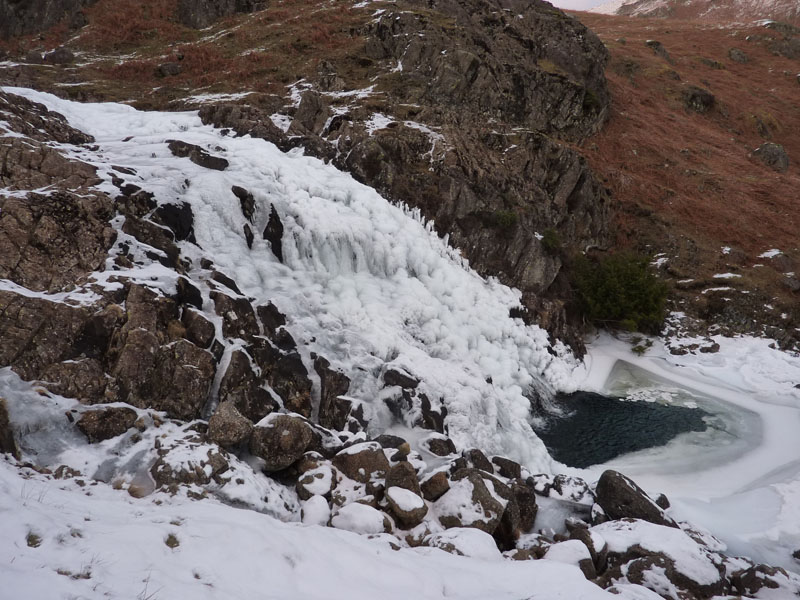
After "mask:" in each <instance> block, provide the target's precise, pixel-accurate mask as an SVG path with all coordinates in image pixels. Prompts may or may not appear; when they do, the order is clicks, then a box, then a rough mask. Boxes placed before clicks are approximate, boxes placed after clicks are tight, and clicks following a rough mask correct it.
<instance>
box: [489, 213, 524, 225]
mask: <svg viewBox="0 0 800 600" xmlns="http://www.w3.org/2000/svg"><path fill="white" fill-rule="evenodd" d="M490 222H491V224H492V225H493V226H495V227H499V228H500V229H511V228H512V227H515V226H516V224H517V222H519V216H518V215H517V213H515V212H514V211H513V210H496V211H495V212H493V213H492V215H491V217H490Z"/></svg>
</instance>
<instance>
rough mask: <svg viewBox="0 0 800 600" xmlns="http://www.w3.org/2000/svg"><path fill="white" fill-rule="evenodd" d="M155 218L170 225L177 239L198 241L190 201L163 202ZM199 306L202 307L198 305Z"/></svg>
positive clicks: (155, 213) (157, 209) (154, 215)
mask: <svg viewBox="0 0 800 600" xmlns="http://www.w3.org/2000/svg"><path fill="white" fill-rule="evenodd" d="M153 219H154V220H155V221H157V222H158V223H161V224H162V225H164V226H166V227H168V228H169V229H170V230H171V231H172V233H173V234H174V235H175V239H176V240H178V241H179V242H180V241H183V240H187V241H190V242H192V243H193V244H194V243H196V242H195V239H194V215H193V214H192V207H191V205H190V204H189V203H188V202H174V203H172V202H171V203H169V204H161V205H160V206H159V207H158V208H156V210H155V212H154V213H153ZM198 308H200V307H199V306H198Z"/></svg>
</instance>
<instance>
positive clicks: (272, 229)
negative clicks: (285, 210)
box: [263, 204, 283, 262]
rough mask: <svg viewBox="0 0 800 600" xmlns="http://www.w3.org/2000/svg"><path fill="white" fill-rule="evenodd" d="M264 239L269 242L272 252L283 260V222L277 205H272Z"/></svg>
mask: <svg viewBox="0 0 800 600" xmlns="http://www.w3.org/2000/svg"><path fill="white" fill-rule="evenodd" d="M263 237H264V239H265V240H267V241H268V242H269V245H270V248H272V253H273V254H274V255H275V258H277V259H278V260H279V261H280V262H283V223H281V218H280V216H278V211H277V210H275V205H274V204H272V205H270V211H269V221H268V222H267V226H266V228H265V229H264V236H263Z"/></svg>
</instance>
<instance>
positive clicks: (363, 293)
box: [7, 88, 574, 472]
mask: <svg viewBox="0 0 800 600" xmlns="http://www.w3.org/2000/svg"><path fill="white" fill-rule="evenodd" d="M7 89H8V91H12V92H14V93H17V94H20V95H23V96H26V97H28V98H30V99H32V100H35V101H36V102H41V103H43V104H45V105H46V106H47V107H48V108H50V109H51V110H55V111H57V112H59V113H61V114H63V115H65V116H66V117H67V119H68V120H69V121H70V123H71V124H72V125H73V126H75V127H77V128H79V129H81V130H84V131H86V132H87V133H90V134H91V135H93V136H94V137H95V138H96V140H97V149H96V150H91V149H88V148H85V147H81V148H80V149H75V148H72V149H70V148H68V150H69V151H71V152H77V153H78V157H79V158H80V159H81V160H83V161H85V162H89V163H92V164H94V165H96V166H97V167H98V169H99V173H100V175H101V176H103V177H104V178H106V180H107V181H106V183H105V184H103V189H105V190H106V191H108V192H109V193H111V194H115V193H116V188H114V187H113V185H112V184H111V183H110V178H111V173H112V169H111V166H112V165H118V164H124V165H125V166H126V167H128V168H133V169H135V171H136V173H137V175H136V176H135V177H129V179H128V181H130V182H131V183H134V184H136V185H138V186H140V187H142V188H143V189H145V190H147V191H150V192H153V193H154V194H155V197H156V199H157V200H159V201H175V200H183V201H186V202H188V203H190V205H191V207H192V211H193V213H194V216H195V235H196V238H197V243H198V244H199V246H200V248H202V252H201V251H200V250H199V249H198V248H197V247H194V246H192V245H191V244H188V243H184V244H183V247H182V251H183V252H184V253H185V255H186V256H189V257H193V258H195V259H196V260H195V263H199V259H200V257H201V256H202V255H203V254H202V253H205V255H206V256H210V257H213V260H214V261H215V262H216V263H217V264H218V265H219V266H220V267H222V268H223V269H224V270H225V271H226V272H228V273H229V274H230V275H231V276H233V277H234V279H235V280H236V281H237V282H238V284H239V285H240V287H241V288H242V290H243V291H244V292H245V293H246V294H248V295H250V296H252V297H254V298H256V300H260V301H262V302H269V301H272V302H274V303H276V304H277V306H278V308H279V309H281V311H282V312H284V313H286V314H287V315H288V317H289V319H290V323H289V329H290V331H291V333H292V334H293V335H294V337H295V339H297V341H298V342H299V343H300V346H301V348H304V351H305V353H306V358H308V356H309V355H310V353H311V352H317V353H319V354H321V355H323V356H330V357H332V358H336V359H337V362H336V366H338V367H340V368H342V369H343V370H344V371H345V372H346V373H347V374H348V376H349V377H350V378H351V380H352V384H351V387H350V395H351V396H353V397H354V398H355V399H356V400H358V401H360V402H363V403H365V409H366V416H367V417H368V418H369V420H370V422H371V423H372V426H373V429H376V430H380V429H382V428H385V427H388V426H389V425H390V422H391V420H392V418H391V415H390V413H389V411H388V409H387V408H386V407H385V405H384V403H383V402H381V401H380V400H381V396H380V394H381V390H380V388H381V387H382V386H381V384H380V381H379V378H380V375H381V373H382V371H383V370H385V368H386V365H391V366H393V367H398V368H401V369H403V370H405V371H407V372H409V373H411V374H412V375H413V376H415V377H417V378H419V379H421V380H422V384H421V390H422V391H423V392H424V393H426V394H427V395H428V397H430V398H431V399H432V401H434V402H436V401H439V400H440V401H441V402H443V404H444V405H445V406H446V408H447V411H448V416H447V419H446V423H447V427H448V430H449V435H450V436H451V437H452V438H453V440H454V441H455V442H456V444H457V445H459V446H460V447H464V448H469V447H480V448H483V449H484V450H485V451H487V452H491V453H497V454H503V455H506V456H510V457H512V458H515V459H517V460H519V461H520V462H522V463H523V464H525V465H527V466H528V467H529V468H531V469H533V470H535V471H542V472H549V471H550V470H551V468H550V458H549V455H548V454H547V452H546V450H545V448H544V446H543V444H542V443H541V441H540V440H539V439H538V438H537V437H536V436H535V434H533V431H532V430H531V427H530V425H529V422H528V420H529V414H530V410H531V403H532V400H533V401H534V402H536V401H537V399H541V401H544V402H546V401H547V399H548V398H549V396H550V395H551V394H552V391H553V390H555V389H559V390H570V389H573V388H574V384H573V383H572V380H571V377H570V374H571V372H572V369H573V368H574V361H573V360H572V358H571V355H570V354H569V353H568V352H567V351H566V349H565V348H564V347H563V346H561V345H560V344H556V345H554V346H551V344H550V342H549V340H548V336H547V333H546V332H544V331H543V330H541V329H539V328H538V327H535V326H526V325H525V324H524V323H523V322H522V321H521V320H520V319H513V318H511V317H510V316H509V311H510V310H511V309H512V308H514V307H517V306H519V303H520V293H519V292H518V291H516V290H513V289H510V288H508V287H506V286H504V285H502V284H500V283H499V282H497V281H496V280H494V279H489V280H485V279H483V278H481V277H480V276H478V275H477V274H476V273H475V272H474V271H472V270H471V269H470V268H469V266H468V265H467V263H466V262H465V261H464V260H463V259H462V258H461V257H460V256H459V254H458V253H457V252H456V251H454V250H453V249H452V248H450V247H449V246H448V245H447V241H446V240H442V239H440V238H439V237H438V236H437V235H436V234H435V232H434V231H433V228H432V226H431V224H430V223H428V224H426V223H424V222H423V221H422V220H421V219H420V217H419V214H418V213H417V212H415V211H409V210H407V209H406V208H404V207H402V206H393V205H392V204H390V203H389V202H387V201H386V200H385V199H383V198H382V197H381V196H380V195H378V194H377V193H376V192H375V191H374V190H373V189H371V188H368V187H366V186H364V185H361V184H359V183H357V182H356V181H355V180H353V179H352V177H350V176H349V175H347V174H344V173H342V172H340V171H338V170H336V169H335V168H333V167H331V166H326V165H324V164H323V163H322V162H321V161H319V160H317V159H312V158H308V157H304V156H303V155H302V152H300V151H295V152H293V153H290V154H284V153H283V152H281V151H279V150H278V149H277V148H276V147H275V146H274V145H272V144H270V143H268V142H265V141H263V140H260V139H251V138H250V137H249V136H248V137H241V138H234V137H226V136H224V135H223V134H222V133H220V130H216V129H214V128H212V127H209V126H204V125H203V124H202V123H201V122H200V119H199V118H198V116H197V114H196V113H159V112H139V111H136V110H134V109H132V108H131V107H128V106H125V105H121V104H80V103H76V102H69V101H64V100H60V99H58V98H56V97H55V96H52V95H49V94H43V93H38V92H33V91H31V90H23V89H13V88H7ZM170 139H179V140H181V141H185V142H188V143H192V144H197V145H199V146H202V147H204V148H206V149H208V150H209V151H210V152H211V153H213V154H216V155H219V156H223V157H224V158H226V159H227V160H228V161H229V163H230V165H229V167H228V168H227V169H225V170H224V171H216V170H210V169H206V168H203V167H200V166H198V165H196V164H194V163H192V162H190V160H189V159H187V158H177V157H175V156H173V155H172V154H171V153H170V151H169V149H168V148H167V140H170ZM114 174H115V176H119V173H117V172H115V173H114ZM186 182H190V184H188V183H186ZM232 186H242V187H244V188H246V189H248V190H251V191H252V193H253V195H254V197H255V200H256V212H255V221H254V227H253V229H254V230H256V231H257V232H260V231H263V230H264V228H265V227H266V225H267V222H268V220H269V217H270V211H271V207H274V209H275V210H276V211H277V213H278V215H279V216H280V219H281V221H282V223H283V226H284V233H283V254H284V261H283V264H282V263H281V262H279V261H278V260H277V259H276V257H275V255H274V254H273V252H272V250H271V247H270V244H269V242H267V241H266V240H264V239H262V238H261V236H260V235H256V239H255V241H254V243H253V246H252V248H248V244H247V241H246V239H245V235H244V233H243V227H244V225H245V223H246V220H245V217H244V216H243V215H242V212H241V210H240V208H239V201H238V199H237V197H236V196H235V195H234V194H233V192H232V191H231V188H232ZM128 275H134V276H135V275H136V273H128ZM140 275H141V277H142V278H143V280H146V279H147V278H148V277H150V276H151V273H142V274H140ZM97 278H98V279H100V276H98V277H97ZM309 360H310V359H309ZM309 372H313V368H309Z"/></svg>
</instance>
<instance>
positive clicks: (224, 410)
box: [208, 401, 253, 447]
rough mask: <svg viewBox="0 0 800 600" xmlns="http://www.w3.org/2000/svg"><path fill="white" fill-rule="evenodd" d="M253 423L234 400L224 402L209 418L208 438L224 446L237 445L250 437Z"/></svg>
mask: <svg viewBox="0 0 800 600" xmlns="http://www.w3.org/2000/svg"><path fill="white" fill-rule="evenodd" d="M252 431H253V423H252V421H250V419H248V418H247V417H245V416H244V415H242V413H240V412H239V411H238V410H237V409H236V405H235V404H234V403H233V402H230V401H228V402H222V403H220V405H219V406H218V407H217V410H216V411H215V412H214V414H213V415H212V416H211V418H210V419H209V420H208V438H209V439H210V440H211V441H213V442H215V443H217V444H219V445H220V446H223V447H230V446H237V445H238V444H241V443H242V442H245V441H247V440H248V439H249V437H250V433H251V432H252Z"/></svg>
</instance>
